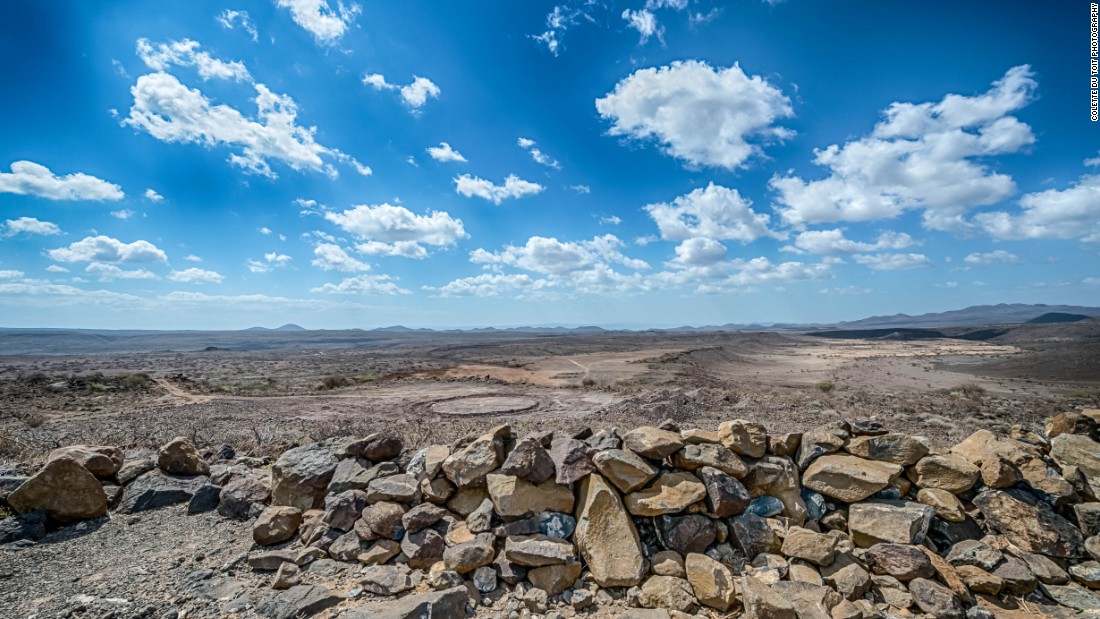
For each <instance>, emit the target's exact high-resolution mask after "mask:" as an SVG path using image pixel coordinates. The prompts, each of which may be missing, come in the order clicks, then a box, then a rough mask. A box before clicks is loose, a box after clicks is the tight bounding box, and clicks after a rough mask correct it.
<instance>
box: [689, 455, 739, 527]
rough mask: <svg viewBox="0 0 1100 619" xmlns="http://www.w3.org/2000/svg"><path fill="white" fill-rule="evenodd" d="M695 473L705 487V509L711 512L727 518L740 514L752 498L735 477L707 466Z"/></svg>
mask: <svg viewBox="0 0 1100 619" xmlns="http://www.w3.org/2000/svg"><path fill="white" fill-rule="evenodd" d="M695 473H696V475H698V476H699V479H700V480H701V481H702V482H703V485H704V486H705V487H706V490H707V498H706V501H707V511H708V512H710V513H711V514H714V515H715V516H718V517H719V518H727V517H729V516H736V515H737V514H740V513H741V512H743V511H745V508H746V507H748V506H749V501H751V500H752V499H751V497H750V496H749V491H748V490H747V489H746V488H745V486H744V485H743V484H742V483H741V482H740V481H738V480H737V478H735V477H733V476H731V475H727V474H726V473H723V472H722V471H719V470H718V469H716V468H711V467H709V466H704V467H702V468H700V469H698V470H697V471H695Z"/></svg>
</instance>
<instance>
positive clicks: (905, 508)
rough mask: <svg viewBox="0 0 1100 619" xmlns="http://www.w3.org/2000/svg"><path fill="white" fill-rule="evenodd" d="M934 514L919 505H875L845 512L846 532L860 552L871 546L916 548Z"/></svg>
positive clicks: (856, 507)
mask: <svg viewBox="0 0 1100 619" xmlns="http://www.w3.org/2000/svg"><path fill="white" fill-rule="evenodd" d="M935 514H936V510H935V509H933V508H932V507H930V506H928V505H924V504H921V503H910V502H907V501H879V502H873V503H871V502H868V503H857V504H855V505H852V506H851V507H850V508H849V509H848V531H849V534H850V535H851V537H852V541H853V542H855V544H856V545H857V546H860V547H861V548H869V547H871V546H874V545H875V544H881V543H893V544H920V543H921V542H923V541H924V536H925V535H926V534H927V533H928V527H929V525H930V524H931V522H932V517H933V516H935Z"/></svg>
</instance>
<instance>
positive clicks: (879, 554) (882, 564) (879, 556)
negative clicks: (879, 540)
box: [863, 544, 936, 581]
mask: <svg viewBox="0 0 1100 619" xmlns="http://www.w3.org/2000/svg"><path fill="white" fill-rule="evenodd" d="M863 558H864V560H865V561H866V562H867V567H868V569H870V570H871V572H872V573H874V574H887V575H889V576H893V577H894V578H896V579H898V580H900V581H909V580H913V579H914V578H935V576H936V568H935V567H933V566H932V561H931V560H930V559H929V558H928V556H927V555H925V554H924V553H923V552H921V550H920V549H919V548H917V547H916V546H910V545H908V544H875V545H874V546H871V547H870V548H868V549H867V553H866V554H865V555H864V556H863Z"/></svg>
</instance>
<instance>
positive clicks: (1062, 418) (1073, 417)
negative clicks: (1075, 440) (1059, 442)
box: [1045, 411, 1097, 443]
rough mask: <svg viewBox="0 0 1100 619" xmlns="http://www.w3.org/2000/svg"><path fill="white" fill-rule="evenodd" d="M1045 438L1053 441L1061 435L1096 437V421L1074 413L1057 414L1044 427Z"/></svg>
mask: <svg viewBox="0 0 1100 619" xmlns="http://www.w3.org/2000/svg"><path fill="white" fill-rule="evenodd" d="M1045 429H1046V433H1047V437H1048V438H1050V439H1052V440H1051V442H1052V443H1053V442H1054V441H1053V439H1055V438H1057V437H1059V436H1061V435H1063V434H1083V435H1085V436H1090V437H1095V436H1096V429H1097V428H1096V420H1095V419H1093V418H1091V417H1089V416H1087V415H1084V414H1082V413H1078V412H1076V411H1073V412H1068V413H1059V414H1057V415H1055V416H1054V417H1053V418H1052V419H1051V420H1050V421H1049V422H1047V425H1046V428H1045Z"/></svg>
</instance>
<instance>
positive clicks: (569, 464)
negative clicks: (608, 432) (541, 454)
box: [550, 438, 596, 485]
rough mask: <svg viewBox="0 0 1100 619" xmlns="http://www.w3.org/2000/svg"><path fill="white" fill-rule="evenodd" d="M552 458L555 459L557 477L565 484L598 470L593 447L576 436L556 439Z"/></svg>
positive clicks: (551, 448)
mask: <svg viewBox="0 0 1100 619" xmlns="http://www.w3.org/2000/svg"><path fill="white" fill-rule="evenodd" d="M550 459H551V460H553V461H554V469H555V479H556V480H557V482H558V483H559V484H563V485H568V484H571V483H573V482H575V481H579V480H581V479H583V478H584V477H585V476H586V475H588V474H589V473H591V472H592V471H594V470H596V465H595V464H593V463H592V448H591V447H589V446H588V445H586V444H584V443H583V442H582V441H579V440H577V439H575V438H557V439H554V442H553V443H551V444H550Z"/></svg>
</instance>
